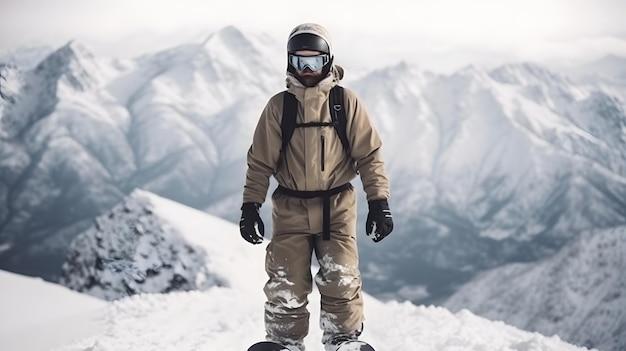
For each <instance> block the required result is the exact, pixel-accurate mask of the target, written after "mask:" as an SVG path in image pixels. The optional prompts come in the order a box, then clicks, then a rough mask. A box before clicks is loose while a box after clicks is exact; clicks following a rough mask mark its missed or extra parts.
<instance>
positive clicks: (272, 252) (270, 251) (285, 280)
mask: <svg viewBox="0 0 626 351" xmlns="http://www.w3.org/2000/svg"><path fill="white" fill-rule="evenodd" d="M312 251H313V237H312V236H311V235H307V234H280V235H275V236H274V237H273V238H272V240H271V241H270V243H269V244H268V246H267V254H266V260H265V269H266V271H267V274H268V277H269V279H268V281H267V283H266V284H265V288H264V291H265V295H266V297H267V302H266V303H265V329H266V333H267V339H268V340H271V341H276V342H279V343H281V344H284V345H296V346H298V347H299V348H300V350H304V346H303V345H302V342H303V339H304V337H305V336H306V335H307V334H308V332H309V312H308V310H307V304H308V295H309V294H310V293H311V290H312V285H313V282H312V277H311V255H312Z"/></svg>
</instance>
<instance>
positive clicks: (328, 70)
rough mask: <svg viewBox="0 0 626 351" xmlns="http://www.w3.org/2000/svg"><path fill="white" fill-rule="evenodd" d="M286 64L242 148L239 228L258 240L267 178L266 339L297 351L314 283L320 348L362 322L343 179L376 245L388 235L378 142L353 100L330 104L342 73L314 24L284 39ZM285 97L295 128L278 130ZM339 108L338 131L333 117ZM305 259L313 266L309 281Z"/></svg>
mask: <svg viewBox="0 0 626 351" xmlns="http://www.w3.org/2000/svg"><path fill="white" fill-rule="evenodd" d="M287 60H288V63H287V79H286V85H287V90H286V91H283V92H280V93H278V94H276V95H274V96H273V97H271V98H270V100H269V101H268V103H267V105H266V106H265V109H264V110H263V112H262V113H261V116H260V118H259V121H258V124H257V126H256V130H255V133H254V137H253V141H252V145H251V147H250V149H249V150H248V154H247V162H248V169H247V172H246V182H245V186H244V190H243V205H242V207H241V210H242V214H241V222H240V232H241V236H242V237H243V238H244V239H245V240H246V241H248V242H250V243H252V244H259V243H261V242H262V241H263V236H264V225H263V221H262V220H261V217H260V214H259V210H260V208H261V204H262V203H263V202H264V200H265V197H266V195H267V191H268V187H269V178H270V176H274V178H275V179H276V181H277V182H278V187H277V189H276V190H275V191H274V193H273V194H272V204H273V211H272V222H273V231H272V238H271V241H270V242H269V244H268V246H267V254H266V261H265V267H266V271H267V274H268V277H269V279H268V281H267V283H266V285H265V287H264V292H265V294H266V297H267V302H266V303H265V329H266V339H267V340H268V341H272V342H277V343H279V344H282V345H284V346H285V347H286V348H287V349H289V350H291V351H304V344H303V340H304V338H305V336H306V335H307V334H308V331H309V312H308V310H307V303H308V295H309V294H310V293H311V291H312V284H313V280H314V281H315V283H316V284H317V287H318V290H319V292H320V294H321V312H320V321H319V322H320V327H321V329H322V331H323V337H322V343H324V345H325V349H326V350H333V351H334V350H336V349H337V348H338V346H339V345H340V344H341V343H342V342H346V341H350V340H352V341H353V340H357V338H358V337H359V335H360V334H361V331H362V328H363V321H364V316H363V298H362V292H361V275H360V271H359V266H358V265H359V262H358V251H357V230H356V209H357V207H356V192H355V190H354V188H353V187H352V185H351V184H350V181H351V180H352V179H354V178H355V177H356V175H357V174H358V175H360V177H361V181H362V184H363V189H364V191H365V193H366V196H367V200H368V205H369V213H368V216H367V220H366V234H367V235H368V236H370V237H371V238H372V239H373V240H374V241H375V242H378V241H380V240H382V239H383V238H385V237H386V236H387V235H389V233H391V231H392V230H393V220H392V217H391V212H390V211H389V205H388V198H389V181H388V178H387V175H386V172H385V169H384V162H383V157H382V151H381V146H382V142H381V139H380V137H379V135H378V132H377V131H376V129H375V128H374V126H373V125H372V123H371V121H370V119H369V117H368V114H367V112H366V111H365V108H364V105H363V103H362V101H361V100H360V99H359V98H358V97H357V96H356V94H355V93H354V92H352V91H351V90H349V89H347V88H343V92H342V93H341V95H343V96H341V97H340V101H341V102H334V103H333V104H332V106H329V100H332V98H330V95H331V89H332V88H333V87H335V86H339V81H340V80H341V79H342V78H343V72H344V71H343V68H342V67H340V66H338V65H334V64H333V60H334V55H333V51H332V46H331V40H330V36H329V33H328V32H327V30H326V29H325V28H324V27H322V26H320V25H318V24H314V23H304V24H301V25H298V26H296V27H295V28H294V29H293V31H292V32H291V33H290V35H289V38H288V41H287ZM288 94H293V95H294V96H295V100H297V103H296V104H295V107H297V108H295V107H294V108H293V109H294V111H293V114H294V116H293V117H292V118H296V125H295V127H292V130H291V131H290V132H287V133H286V132H285V127H284V125H281V123H282V121H283V119H285V118H289V117H290V116H288V115H289V113H290V112H291V111H288V110H291V109H290V108H287V105H288V104H287V101H289V100H288V98H289V97H290V96H289V95H288ZM295 100H294V101H295ZM342 109H343V111H341V112H342V113H345V117H344V118H345V122H344V124H345V125H344V126H343V130H342V128H340V127H341V126H339V125H340V124H342V123H338V122H337V117H336V115H335V114H336V112H334V111H338V110H342ZM296 111H297V112H296ZM296 115H297V116H296ZM285 134H290V135H289V136H286V135H285ZM342 134H345V135H346V136H347V138H345V137H344V138H343V139H347V141H348V142H349V146H348V147H346V146H345V145H344V144H345V143H343V140H342ZM283 138H290V140H287V142H286V143H284V140H283ZM283 145H284V146H283ZM313 253H315V257H316V259H317V262H318V263H319V266H320V268H319V271H318V272H317V274H316V275H315V279H313V277H312V274H311V258H312V255H313Z"/></svg>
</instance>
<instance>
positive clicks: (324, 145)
mask: <svg viewBox="0 0 626 351" xmlns="http://www.w3.org/2000/svg"><path fill="white" fill-rule="evenodd" d="M320 138H321V141H322V172H324V163H325V160H324V157H325V156H326V155H325V154H326V152H325V149H326V140H325V138H324V136H323V135H322V136H321V137H320Z"/></svg>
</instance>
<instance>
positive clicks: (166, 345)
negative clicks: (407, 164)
mask: <svg viewBox="0 0 626 351" xmlns="http://www.w3.org/2000/svg"><path fill="white" fill-rule="evenodd" d="M134 196H143V197H147V198H148V199H149V200H150V202H151V203H152V204H153V206H154V207H153V208H154V210H155V213H157V214H158V215H159V216H160V217H161V218H162V220H163V221H164V222H166V225H168V226H171V227H173V228H175V229H176V230H177V231H178V232H179V233H183V236H184V237H185V238H186V239H187V240H188V241H189V243H190V244H193V245H198V246H199V247H202V248H203V249H205V250H206V252H207V253H208V255H209V258H210V261H211V265H212V266H213V267H219V269H220V271H221V272H222V274H223V275H224V276H225V277H228V279H229V282H230V286H228V287H212V288H209V289H208V290H205V291H189V292H175V293H168V294H141V295H134V296H131V297H127V298H123V299H120V300H117V301H114V302H105V301H100V300H96V299H94V298H91V297H88V296H85V295H81V294H79V293H76V292H74V291H71V290H68V289H66V288H63V287H60V286H57V285H55V284H52V283H48V282H44V281H43V280H40V279H33V278H27V277H24V276H19V275H15V274H12V273H6V272H0V284H1V285H2V287H3V288H2V298H1V299H0V304H1V305H0V307H1V310H2V311H3V315H4V316H5V317H3V319H2V320H3V321H2V323H1V324H0V337H1V339H2V340H3V349H5V350H11V351H13V350H16V351H18V350H19V351H29V350H32V351H35V350H52V351H87V350H89V351H120V350H133V351H141V350H159V351H169V350H172V351H180V350H195V351H201V350H207V351H208V350H245V349H247V347H248V346H249V345H250V344H252V343H254V342H256V341H259V340H262V339H263V337H264V332H263V330H264V328H263V302H264V296H263V292H262V285H263V283H264V281H265V273H264V270H263V260H264V252H265V250H264V246H265V244H263V245H260V246H252V245H249V244H247V243H246V242H244V241H243V240H242V239H241V238H240V236H239V233H238V230H237V226H236V225H235V224H232V223H230V222H227V221H225V220H222V219H218V218H216V217H213V216H211V215H207V214H205V213H202V212H200V211H197V210H194V209H191V208H189V207H186V206H183V205H181V204H178V203H175V202H173V201H171V200H167V199H165V198H161V197H159V196H156V195H154V194H151V193H148V192H144V191H141V192H135V193H134ZM365 288H366V289H367V287H365ZM309 307H310V310H311V315H312V316H311V318H312V323H311V333H310V335H309V336H308V337H307V339H306V340H305V343H306V347H307V351H322V350H323V347H322V345H321V344H320V343H319V340H320V339H321V332H320V330H319V329H318V328H317V327H316V323H315V321H316V320H317V319H318V318H319V311H318V310H319V297H318V294H317V291H316V290H314V292H313V294H312V295H311V299H310V305H309ZM365 313H366V318H367V320H366V325H365V331H364V333H363V336H362V339H364V340H367V341H369V342H371V343H372V344H373V345H374V346H375V347H378V349H379V350H381V351H385V350H426V351H429V350H432V351H461V350H464V351H467V350H475V351H487V350H498V351H507V350H511V351H513V350H514V351H574V350H587V349H586V348H580V347H576V346H574V345H571V344H568V343H565V342H564V341H562V340H560V339H559V338H558V337H556V336H552V337H546V336H543V335H541V334H538V333H531V332H527V331H523V330H521V329H518V328H515V327H512V326H509V325H506V324H504V323H502V322H493V321H490V320H488V319H485V318H482V317H478V316H476V315H474V314H472V313H471V312H469V311H467V310H461V311H459V312H458V313H454V314H453V313H451V312H450V311H449V310H447V309H445V308H442V307H436V306H416V305H414V304H411V303H410V302H404V303H402V302H395V301H393V302H386V303H383V302H381V301H379V300H377V299H375V298H373V297H372V296H370V295H368V294H365ZM6 316H11V318H6ZM87 322H89V323H87ZM33 336H36V337H33Z"/></svg>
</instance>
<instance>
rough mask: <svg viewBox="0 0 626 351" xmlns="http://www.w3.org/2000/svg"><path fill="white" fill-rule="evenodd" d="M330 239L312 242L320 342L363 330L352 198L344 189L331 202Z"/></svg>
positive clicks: (353, 195) (353, 202)
mask: <svg viewBox="0 0 626 351" xmlns="http://www.w3.org/2000/svg"><path fill="white" fill-rule="evenodd" d="M334 202H335V203H334V209H335V213H334V214H333V216H332V217H333V218H332V224H331V237H330V240H323V238H322V236H321V235H318V236H316V239H315V255H316V257H317V261H318V262H319V265H320V269H319V271H318V273H317V274H316V276H315V283H316V284H317V287H318V289H319V291H320V294H321V311H320V327H321V328H322V330H323V337H322V342H323V343H325V342H326V341H327V340H328V339H329V338H331V337H332V336H335V335H337V334H347V335H352V336H358V335H359V334H360V332H361V330H362V328H363V320H364V317H363V296H362V292H361V286H362V282H361V273H360V271H359V254H358V248H357V238H356V195H355V193H354V191H353V190H352V189H351V190H348V191H344V192H342V193H341V194H339V195H338V196H337V197H336V198H335V199H334Z"/></svg>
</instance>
